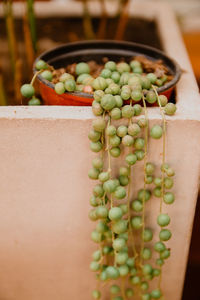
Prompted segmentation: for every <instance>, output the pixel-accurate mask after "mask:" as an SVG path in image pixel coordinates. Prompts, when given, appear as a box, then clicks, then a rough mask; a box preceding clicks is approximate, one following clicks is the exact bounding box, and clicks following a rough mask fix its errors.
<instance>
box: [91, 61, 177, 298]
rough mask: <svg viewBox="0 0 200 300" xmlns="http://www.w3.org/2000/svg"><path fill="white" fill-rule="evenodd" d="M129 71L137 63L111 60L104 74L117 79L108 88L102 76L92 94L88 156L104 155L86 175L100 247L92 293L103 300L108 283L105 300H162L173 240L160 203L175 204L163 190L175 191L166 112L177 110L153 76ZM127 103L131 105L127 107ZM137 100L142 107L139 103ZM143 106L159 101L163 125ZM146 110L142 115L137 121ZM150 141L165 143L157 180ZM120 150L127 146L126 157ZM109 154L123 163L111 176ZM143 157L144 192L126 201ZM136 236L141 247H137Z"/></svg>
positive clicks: (95, 237) (95, 256)
mask: <svg viewBox="0 0 200 300" xmlns="http://www.w3.org/2000/svg"><path fill="white" fill-rule="evenodd" d="M134 68H141V65H140V63H139V62H138V61H136V60H133V61H131V62H130V64H127V63H119V64H115V63H114V62H112V61H109V62H107V63H106V64H105V68H104V70H103V71H102V74H103V75H105V74H106V73H107V72H109V73H111V75H110V77H109V78H112V77H113V73H114V72H117V74H119V81H118V82H117V83H116V82H115V83H113V82H111V83H110V85H109V86H108V87H106V86H107V85H106V78H104V77H105V76H101V77H99V78H97V79H95V80H94V82H93V86H95V92H94V101H93V104H92V110H93V113H94V115H95V116H97V118H96V119H94V121H93V123H92V129H91V131H90V132H89V139H90V141H91V143H90V148H91V150H92V151H93V152H100V153H101V154H100V156H99V157H97V158H94V160H93V161H92V168H91V169H90V170H89V173H88V175H89V178H91V179H93V180H98V183H97V184H96V185H95V186H94V188H93V195H92V197H91V199H90V204H91V206H92V207H93V208H92V209H91V210H90V212H89V218H90V219H91V220H92V221H97V225H96V228H95V229H94V231H93V232H92V234H91V238H92V240H93V241H94V242H95V243H97V244H98V249H97V250H96V251H95V252H94V253H93V255H92V262H91V264H90V269H91V270H92V271H93V272H95V273H96V278H97V288H96V289H95V290H94V291H93V293H92V296H93V298H94V299H100V298H101V290H100V287H101V286H102V287H103V286H104V284H107V283H108V284H110V294H111V298H110V299H113V300H122V299H124V300H126V299H134V297H136V298H137V297H138V298H137V299H142V300H149V299H160V298H163V299H164V297H163V293H162V287H161V280H162V266H163V264H164V262H165V260H166V259H167V258H168V257H169V256H170V249H168V248H167V246H166V244H165V242H167V241H168V240H169V239H170V238H171V231H170V230H169V229H167V228H166V227H167V225H168V224H169V223H170V217H169V216H168V214H167V213H164V212H163V203H165V204H172V203H173V202H174V199H175V197H174V194H173V193H172V192H169V191H166V190H168V189H171V188H172V187H173V179H172V176H173V175H174V171H173V169H172V168H171V167H170V166H169V165H168V164H166V162H165V144H166V141H165V140H166V119H165V114H168V115H172V114H174V113H175V111H176V106H175V105H174V104H173V103H168V99H167V98H166V97H165V96H163V95H160V96H159V95H158V94H157V91H156V90H157V86H155V85H154V84H155V82H156V80H157V78H156V76H155V74H153V73H151V74H147V75H145V76H144V75H140V74H138V73H137V72H134ZM127 100H129V101H130V103H126V101H127ZM141 101H142V103H143V108H142V106H141V105H140V104H138V103H136V102H141ZM146 102H148V103H151V104H152V103H156V102H157V103H158V105H159V107H160V112H161V115H162V124H156V125H154V126H153V127H152V128H150V129H149V124H148V111H147V108H146ZM143 111H144V115H143V116H141V117H140V118H138V116H139V115H140V114H142V112H143ZM134 116H136V118H135V120H134ZM120 119H123V125H119V126H116V125H114V122H113V120H120ZM121 123H122V122H121ZM115 124H116V122H115ZM149 130H150V132H149ZM149 133H150V134H149ZM149 137H151V138H153V139H160V138H162V139H163V149H162V156H163V161H162V165H161V176H160V177H154V176H153V175H154V172H155V169H156V168H158V167H159V166H157V165H155V164H153V163H151V162H149V161H148V141H149ZM125 148H128V149H129V150H128V153H127V150H125ZM124 152H126V153H127V154H126V156H125V161H124V162H123V160H122V158H120V154H121V153H124ZM111 157H114V158H116V159H118V160H119V162H118V163H116V165H117V164H119V163H121V166H120V168H119V170H118V172H115V174H114V172H113V170H112V165H111ZM141 160H143V161H144V164H143V168H144V183H143V187H142V189H140V190H139V191H138V194H137V199H131V190H132V188H133V185H132V176H133V175H132V173H133V172H134V171H133V169H134V165H135V164H137V163H138V161H141ZM113 164H115V163H114V162H113ZM150 184H153V185H154V186H155V187H154V188H153V190H150V188H149V187H148V185H150ZM152 194H153V195H154V196H155V197H158V198H160V212H159V215H158V217H157V225H158V226H160V233H159V238H158V241H157V242H156V243H155V245H154V249H153V250H154V251H156V252H157V253H158V258H157V259H156V262H155V264H154V266H152V264H150V263H148V260H150V259H151V257H152V250H151V249H150V247H148V243H149V242H150V241H151V240H152V239H153V231H152V230H151V229H150V228H148V226H147V224H146V222H145V217H146V215H145V204H146V202H147V201H149V200H150V198H151V195H152ZM138 232H139V234H140V243H139V244H138V243H137V244H136V241H135V237H136V238H137V236H138ZM155 277H158V280H157V288H156V289H153V290H151V291H150V289H149V281H151V280H152V279H153V278H155ZM113 281H116V283H113ZM120 281H121V284H120Z"/></svg>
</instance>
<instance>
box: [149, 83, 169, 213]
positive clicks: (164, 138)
mask: <svg viewBox="0 0 200 300" xmlns="http://www.w3.org/2000/svg"><path fill="white" fill-rule="evenodd" d="M152 87H153V90H154V92H155V94H156V98H157V102H158V105H159V107H160V112H161V115H162V120H163V156H162V165H164V164H165V148H166V118H165V114H164V111H163V107H162V105H161V103H160V100H159V97H158V93H157V90H156V87H155V86H154V85H152ZM164 179H165V172H164V169H163V168H162V187H161V189H162V197H161V202H160V213H162V204H163V202H164V194H165V185H164Z"/></svg>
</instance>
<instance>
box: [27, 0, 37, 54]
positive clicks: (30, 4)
mask: <svg viewBox="0 0 200 300" xmlns="http://www.w3.org/2000/svg"><path fill="white" fill-rule="evenodd" d="M26 3H27V16H28V21H29V26H30V33H31V39H32V45H33V49H34V52H35V53H36V51H37V34H36V22H35V12H34V0H27V1H26Z"/></svg>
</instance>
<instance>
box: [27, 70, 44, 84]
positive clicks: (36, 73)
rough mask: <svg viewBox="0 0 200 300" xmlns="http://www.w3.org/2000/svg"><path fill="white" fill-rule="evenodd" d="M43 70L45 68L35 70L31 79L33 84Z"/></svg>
mask: <svg viewBox="0 0 200 300" xmlns="http://www.w3.org/2000/svg"><path fill="white" fill-rule="evenodd" d="M43 71H44V70H40V71H37V72H35V74H34V76H33V78H32V80H31V83H30V84H31V85H33V84H34V82H35V80H36V78H37V76H38V75H39V74H40V73H42V72H43Z"/></svg>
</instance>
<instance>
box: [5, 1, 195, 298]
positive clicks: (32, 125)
mask: <svg viewBox="0 0 200 300" xmlns="http://www.w3.org/2000/svg"><path fill="white" fill-rule="evenodd" d="M143 5H144V4H140V3H139V2H138V3H136V4H135V6H134V7H131V13H132V14H137V15H138V14H141V15H142V16H144V14H146V16H147V17H151V18H155V19H156V21H157V23H158V27H159V31H160V36H161V40H162V43H163V47H164V49H165V51H166V52H167V53H168V54H169V55H170V56H172V57H173V58H174V59H176V60H177V61H178V62H179V64H180V65H181V67H182V69H183V70H184V71H183V75H182V78H181V80H180V82H179V84H178V86H177V90H176V101H177V108H178V109H177V113H176V115H175V116H173V117H170V118H167V161H169V163H170V164H172V165H173V167H174V168H175V170H176V180H175V187H174V192H175V194H176V202H175V204H174V205H173V206H172V207H166V208H165V209H166V212H168V213H169V214H170V215H171V217H172V222H171V225H170V228H171V229H172V232H173V238H172V239H171V241H170V242H169V247H171V248H172V256H171V258H170V259H169V261H168V263H167V264H166V267H164V271H165V272H164V273H165V274H164V278H163V283H164V284H163V291H164V293H165V295H166V299H170V300H180V299H181V293H182V287H183V282H184V276H185V268H186V263H187V255H188V250H189V245H190V237H191V230H192V224H193V217H194V211H195V204H196V198H197V192H198V183H199V175H200V142H199V141H200V97H199V94H198V88H197V85H196V82H195V79H194V76H193V73H192V70H191V66H190V63H189V61H188V57H187V54H186V51H185V48H184V45H183V43H182V39H181V36H180V33H179V30H178V28H177V25H176V22H175V18H174V15H173V13H172V12H171V10H170V8H169V7H168V6H166V5H165V4H159V5H158V3H155V4H154V3H149V4H148V5H147V4H145V7H144V6H143ZM73 9H74V8H72V10H73ZM93 9H95V8H93ZM74 13H75V9H74ZM92 118H93V116H92V113H91V109H90V108H89V107H88V108H86V107H82V108H80V107H45V106H42V107H0V141H1V143H0V191H1V201H0V212H1V213H0V236H1V243H0V269H1V272H0V298H1V299H9V300H27V299H28V300H47V299H48V300H54V299H59V300H65V299H81V300H88V299H90V293H91V290H92V289H93V287H94V286H95V281H94V275H93V274H92V273H91V272H90V271H89V267H88V266H89V262H90V259H91V258H90V256H91V252H92V250H93V249H94V245H93V243H92V242H91V241H90V233H91V230H92V228H93V224H92V222H90V221H89V220H88V216H87V215H88V210H89V197H90V194H91V189H92V186H93V183H91V182H90V181H89V179H88V178H87V172H88V169H89V166H90V163H91V160H92V157H93V154H91V152H90V150H89V142H88V139H87V134H88V131H89V129H90V126H91V121H92ZM149 118H150V125H151V126H152V125H153V124H154V123H155V122H157V121H158V120H161V116H160V113H159V109H158V108H149ZM161 143H162V141H155V142H154V141H151V144H150V154H149V160H151V161H153V162H155V163H156V162H157V163H158V160H161V155H160V149H161ZM141 178H142V175H141V176H140V175H138V176H137V179H134V180H135V181H134V184H135V186H136V190H137V189H138V188H139V187H140V185H141V181H140V179H141ZM148 205H149V206H148V208H147V210H148V211H147V213H148V215H149V217H148V222H149V223H150V224H151V226H152V227H153V228H154V227H155V229H156V226H155V218H156V215H157V213H158V210H159V203H158V201H157V200H156V199H152V201H151V202H149V204H148Z"/></svg>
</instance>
